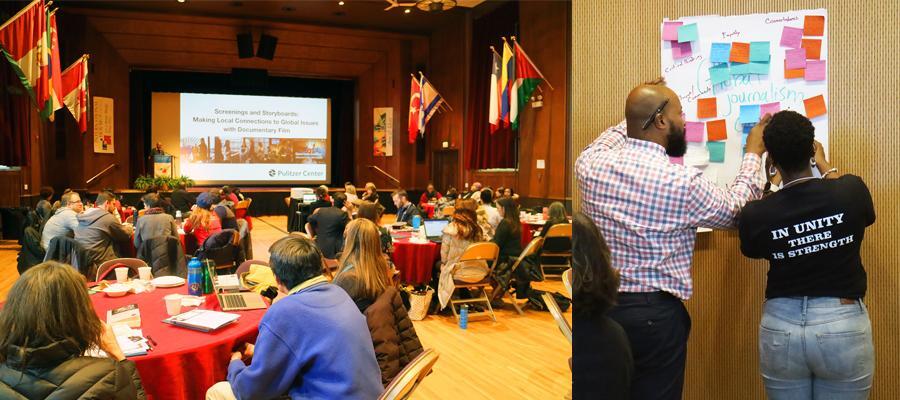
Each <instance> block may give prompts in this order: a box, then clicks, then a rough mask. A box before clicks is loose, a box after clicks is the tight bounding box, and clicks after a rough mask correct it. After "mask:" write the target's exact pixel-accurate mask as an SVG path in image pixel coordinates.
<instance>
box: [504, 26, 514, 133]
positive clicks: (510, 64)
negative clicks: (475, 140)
mask: <svg viewBox="0 0 900 400" xmlns="http://www.w3.org/2000/svg"><path fill="white" fill-rule="evenodd" d="M515 62H516V59H515V57H514V55H513V52H512V49H511V48H510V47H509V43H507V42H506V40H503V57H502V59H501V60H500V63H501V64H502V67H501V71H500V120H501V123H502V124H506V126H509V113H510V106H511V105H512V102H510V95H511V94H512V91H511V89H512V80H513V79H515V78H516V73H515V71H516V65H515Z"/></svg>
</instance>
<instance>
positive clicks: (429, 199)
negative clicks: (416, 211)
mask: <svg viewBox="0 0 900 400" xmlns="http://www.w3.org/2000/svg"><path fill="white" fill-rule="evenodd" d="M442 197H443V196H441V192H438V191H437V190H435V189H434V184H431V183H429V184H428V187H426V188H425V192H424V193H422V197H419V205H422V204H426V203H437V202H438V201H440V200H441V198H442Z"/></svg>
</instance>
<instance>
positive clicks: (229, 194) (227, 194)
mask: <svg viewBox="0 0 900 400" xmlns="http://www.w3.org/2000/svg"><path fill="white" fill-rule="evenodd" d="M222 197H223V198H224V199H225V200H226V201H227V202H228V203H231V204H226V205H228V206H230V207H231V208H234V207H237V203H238V201H240V200H238V197H237V195H236V194H234V188H233V187H231V186H228V185H225V186H222Z"/></svg>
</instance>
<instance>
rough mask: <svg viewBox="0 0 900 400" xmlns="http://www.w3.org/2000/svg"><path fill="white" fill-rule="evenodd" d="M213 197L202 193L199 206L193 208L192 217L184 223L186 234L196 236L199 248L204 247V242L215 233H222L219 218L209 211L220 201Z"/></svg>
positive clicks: (198, 200)
mask: <svg viewBox="0 0 900 400" xmlns="http://www.w3.org/2000/svg"><path fill="white" fill-rule="evenodd" d="M213 197H214V196H212V195H211V194H210V193H209V192H203V193H200V195H199V196H197V204H195V205H194V206H193V207H191V216H190V217H189V218H188V220H187V221H185V222H184V232H185V233H193V234H194V237H195V238H196V239H197V246H198V247H200V246H203V242H205V241H206V239H207V238H208V237H210V236H211V235H212V234H213V233H216V232H220V231H222V222H221V221H220V220H219V216H218V215H217V214H216V213H214V212H211V211H210V210H209V208H210V207H211V206H212V205H213V204H214V203H216V202H217V200H218V199H214V198H213Z"/></svg>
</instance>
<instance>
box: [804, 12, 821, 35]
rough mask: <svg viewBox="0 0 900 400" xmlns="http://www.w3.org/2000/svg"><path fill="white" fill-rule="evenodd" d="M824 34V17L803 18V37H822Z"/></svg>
mask: <svg viewBox="0 0 900 400" xmlns="http://www.w3.org/2000/svg"><path fill="white" fill-rule="evenodd" d="M823 34H825V16H824V15H807V16H805V17H803V35H804V36H822V35H823Z"/></svg>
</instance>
